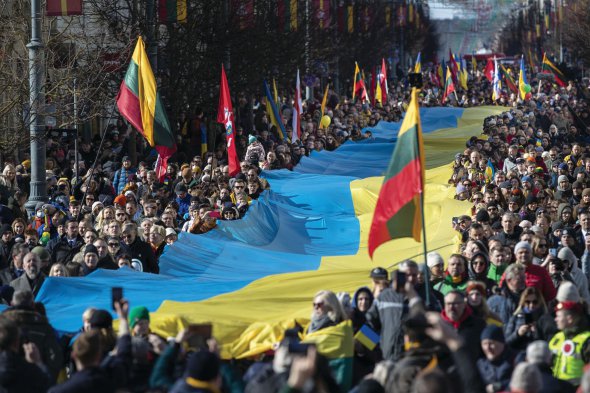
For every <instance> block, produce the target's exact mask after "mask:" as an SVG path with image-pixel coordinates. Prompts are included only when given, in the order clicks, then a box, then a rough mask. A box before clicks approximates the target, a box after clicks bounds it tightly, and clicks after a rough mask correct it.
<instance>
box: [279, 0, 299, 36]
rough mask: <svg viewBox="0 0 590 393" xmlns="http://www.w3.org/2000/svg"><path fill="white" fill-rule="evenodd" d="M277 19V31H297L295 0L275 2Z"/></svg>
mask: <svg viewBox="0 0 590 393" xmlns="http://www.w3.org/2000/svg"><path fill="white" fill-rule="evenodd" d="M277 19H278V27H279V31H284V32H291V31H297V29H298V28H299V26H298V19H297V0H279V1H278V3H277Z"/></svg>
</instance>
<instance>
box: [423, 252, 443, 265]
mask: <svg viewBox="0 0 590 393" xmlns="http://www.w3.org/2000/svg"><path fill="white" fill-rule="evenodd" d="M444 264H445V261H444V260H443V258H442V256H441V255H440V254H439V253H438V252H436V251H431V252H429V253H428V254H426V266H428V267H429V268H433V267H435V266H437V265H444Z"/></svg>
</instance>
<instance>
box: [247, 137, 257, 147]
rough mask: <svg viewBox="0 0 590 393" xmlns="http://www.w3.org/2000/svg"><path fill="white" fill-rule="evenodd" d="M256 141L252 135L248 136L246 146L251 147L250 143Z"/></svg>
mask: <svg viewBox="0 0 590 393" xmlns="http://www.w3.org/2000/svg"><path fill="white" fill-rule="evenodd" d="M257 140H258V139H256V137H255V136H254V135H250V136H248V144H249V145H251V144H252V143H254V142H256V141H257Z"/></svg>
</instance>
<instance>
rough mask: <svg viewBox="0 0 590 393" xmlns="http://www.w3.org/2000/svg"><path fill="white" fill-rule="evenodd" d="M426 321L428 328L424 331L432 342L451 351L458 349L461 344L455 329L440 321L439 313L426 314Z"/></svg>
mask: <svg viewBox="0 0 590 393" xmlns="http://www.w3.org/2000/svg"><path fill="white" fill-rule="evenodd" d="M426 320H427V321H428V323H429V324H430V327H428V328H426V329H425V333H426V334H427V335H428V336H430V338H432V339H433V340H434V341H438V342H440V343H444V344H447V346H448V347H449V349H450V350H451V351H456V350H457V349H459V347H460V346H461V344H462V343H463V341H462V339H461V337H460V336H459V334H458V333H457V331H456V330H455V329H453V327H452V326H451V325H450V324H449V323H448V322H446V321H444V320H443V319H442V317H441V316H440V314H439V313H436V312H427V313H426Z"/></svg>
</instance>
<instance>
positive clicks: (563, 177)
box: [557, 175, 569, 184]
mask: <svg viewBox="0 0 590 393" xmlns="http://www.w3.org/2000/svg"><path fill="white" fill-rule="evenodd" d="M562 181H567V182H569V179H568V178H567V176H566V175H560V176H559V177H558V178H557V183H558V184H559V183H561V182H562Z"/></svg>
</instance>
